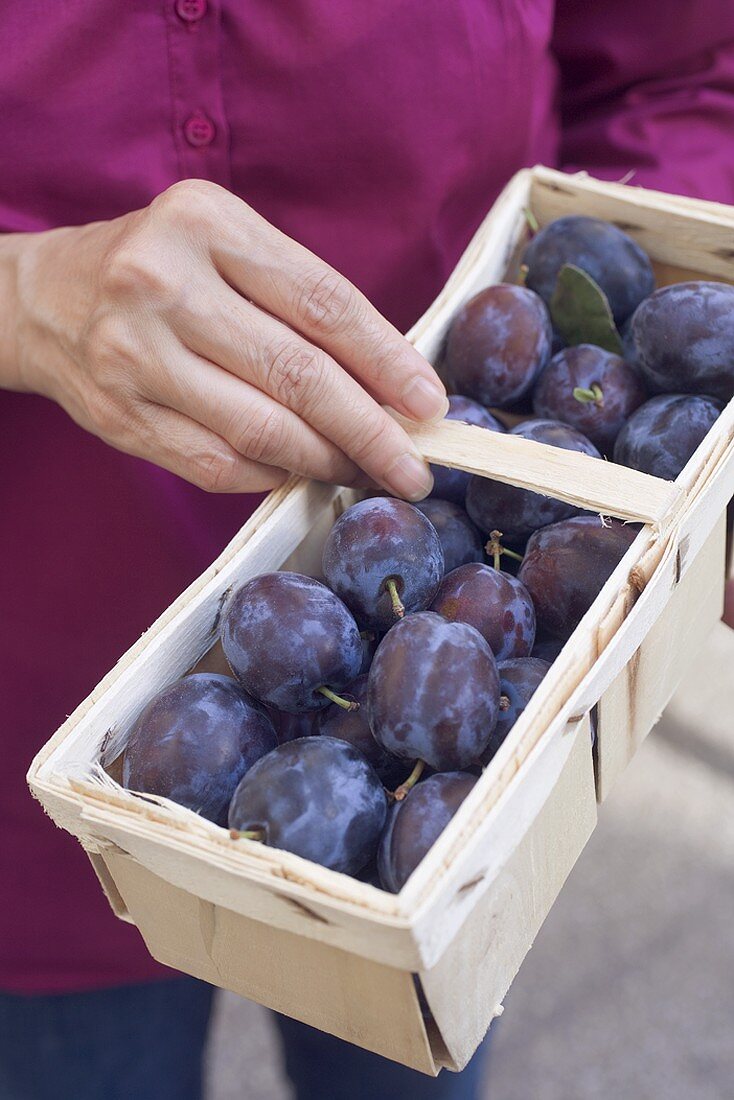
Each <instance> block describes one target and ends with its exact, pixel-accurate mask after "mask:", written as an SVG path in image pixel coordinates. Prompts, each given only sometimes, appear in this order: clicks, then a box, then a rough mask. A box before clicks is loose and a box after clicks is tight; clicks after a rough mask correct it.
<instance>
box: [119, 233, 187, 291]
mask: <svg viewBox="0 0 734 1100" xmlns="http://www.w3.org/2000/svg"><path fill="white" fill-rule="evenodd" d="M154 251H155V250H154V249H152V248H150V247H149V246H148V245H146V244H144V243H143V242H142V241H139V240H136V239H132V240H130V241H128V242H126V243H125V244H122V245H120V247H119V248H117V249H116V250H115V251H114V252H112V253H111V255H110V256H109V257H108V258H107V261H106V263H105V264H104V267H103V270H102V273H101V277H102V284H103V286H104V289H105V291H106V292H107V294H108V295H109V296H110V297H112V298H128V297H131V296H134V297H136V298H140V297H144V298H145V299H146V300H147V301H153V302H155V303H161V302H167V301H168V300H169V299H170V298H171V296H172V294H173V293H174V292H176V290H177V286H176V279H175V278H174V277H173V276H172V275H171V274H170V272H168V271H167V270H166V269H165V268H164V267H163V266H162V264H161V263H160V261H159V260H156V258H155V256H154Z"/></svg>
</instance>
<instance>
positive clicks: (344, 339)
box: [212, 203, 448, 420]
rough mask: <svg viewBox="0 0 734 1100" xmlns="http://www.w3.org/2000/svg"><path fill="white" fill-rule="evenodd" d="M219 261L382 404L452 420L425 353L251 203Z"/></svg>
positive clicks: (216, 253)
mask: <svg viewBox="0 0 734 1100" xmlns="http://www.w3.org/2000/svg"><path fill="white" fill-rule="evenodd" d="M244 241H246V242H247V247H246V248H245V247H244V246H243V242H244ZM212 260H213V262H214V264H215V266H216V267H217V269H218V270H219V272H220V274H221V275H222V276H223V277H224V278H225V279H226V281H227V282H228V283H229V284H230V285H231V286H233V287H234V288H235V289H236V290H237V291H238V292H239V293H240V294H241V295H243V296H244V297H245V298H247V299H248V300H250V301H252V302H254V303H255V304H256V305H259V306H260V307H261V308H262V309H265V310H267V311H268V313H270V314H272V315H273V316H275V317H279V318H281V319H282V320H283V321H285V322H286V324H288V325H289V326H290V327H291V328H293V329H295V330H296V331H297V332H300V333H301V334H302V335H303V336H304V337H306V338H307V340H309V341H310V342H312V343H314V344H316V345H317V346H318V347H320V348H323V350H324V351H326V352H328V354H329V355H330V356H331V357H332V358H333V359H335V360H336V361H337V362H338V363H339V364H340V365H341V366H342V367H344V369H345V370H347V371H349V373H350V374H351V375H352V376H353V377H354V378H356V379H358V380H359V381H360V382H361V383H362V385H363V386H365V387H366V388H367V389H368V390H369V391H370V393H373V394H374V395H375V397H376V399H377V400H378V401H379V402H380V403H381V404H384V405H390V406H391V408H393V409H395V410H396V411H397V412H401V413H403V414H404V415H406V416H408V417H410V418H412V419H415V420H439V419H441V418H442V417H443V416H445V415H446V412H447V411H448V402H447V399H446V390H445V388H444V385H443V383H442V382H441V381H440V379H439V377H438V375H437V374H436V373H435V371H434V370H433V368H432V367H431V365H430V364H429V363H428V362H427V361H426V360H425V359H424V358H423V356H422V355H420V354H419V353H418V352H417V351H416V350H415V348H413V347H412V346H411V345H410V344H409V343H408V342H407V340H406V339H405V338H404V337H403V336H401V334H400V333H399V332H398V331H397V329H396V328H394V327H393V326H392V325H391V324H390V323H389V322H388V321H386V320H385V318H384V317H382V316H381V314H380V313H378V311H377V310H376V309H375V308H374V306H372V305H371V304H370V303H369V302H368V300H367V299H366V298H365V296H364V295H363V294H361V293H360V292H359V291H358V290H357V289H356V287H354V286H353V285H352V284H351V283H350V282H349V281H348V280H347V279H345V278H344V277H343V276H342V275H340V274H339V273H338V272H337V271H335V270H334V268H332V267H330V266H329V265H328V264H326V263H324V262H323V261H322V260H319V259H318V257H317V256H315V255H314V254H313V253H312V252H309V251H308V249H306V248H303V247H302V246H301V245H299V244H297V243H296V242H295V241H293V240H291V239H290V238H289V237H287V236H286V235H285V234H283V233H280V232H279V231H278V230H276V229H275V228H274V227H273V226H271V225H270V224H269V223H268V222H266V221H265V220H264V219H263V218H261V217H259V215H257V214H256V213H255V212H254V211H252V210H250V208H249V207H247V206H246V205H245V204H243V203H239V205H238V207H237V216H236V217H234V218H232V219H231V220H229V221H228V222H227V228H226V229H223V230H222V232H221V233H220V234H218V235H217V237H216V241H215V243H214V244H213V245H212Z"/></svg>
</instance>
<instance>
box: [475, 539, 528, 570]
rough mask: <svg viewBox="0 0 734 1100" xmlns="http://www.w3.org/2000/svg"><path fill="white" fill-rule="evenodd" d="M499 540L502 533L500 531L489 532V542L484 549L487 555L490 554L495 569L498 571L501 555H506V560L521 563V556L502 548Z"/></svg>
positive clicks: (504, 547)
mask: <svg viewBox="0 0 734 1100" xmlns="http://www.w3.org/2000/svg"><path fill="white" fill-rule="evenodd" d="M501 538H502V532H501V531H490V532H489V542H488V543H487V545H486V546H485V547H484V549H485V550H486V551H487V553H488V554H490V555H491V557H492V558H493V560H494V567H495V569H499V567H500V560H501V558H502V555H503V554H506V555H507V557H508V558H514V559H515V561H522V560H523V559H522V554H518V553H516V552H515V551H514V550H508V549H507V547H506V546H503V545H502V543H501V542H500V539H501Z"/></svg>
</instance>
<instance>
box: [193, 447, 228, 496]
mask: <svg viewBox="0 0 734 1100" xmlns="http://www.w3.org/2000/svg"><path fill="white" fill-rule="evenodd" d="M237 467H238V462H237V456H236V455H235V454H234V453H233V452H232V451H229V450H224V449H220V448H212V449H210V450H205V451H202V452H201V454H199V455H196V456H193V457H192V458H191V460H190V474H189V480H190V481H192V482H193V483H194V485H197V486H198V487H199V488H200V489H203V490H204V491H205V492H207V493H232V492H234V491H235V490H236V488H237Z"/></svg>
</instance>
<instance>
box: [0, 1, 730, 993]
mask: <svg viewBox="0 0 734 1100" xmlns="http://www.w3.org/2000/svg"><path fill="white" fill-rule="evenodd" d="M0 30H1V32H2V36H1V37H2V60H1V61H0V231H3V232H4V231H8V232H12V231H18V230H20V231H35V230H43V229H46V228H48V227H51V226H58V225H68V224H80V223H84V222H89V221H93V220H97V219H105V218H113V217H115V216H116V215H119V214H122V213H124V212H125V211H129V210H132V209H135V208H136V207H140V206H143V205H145V204H146V203H148V202H150V200H151V199H152V198H153V197H154V196H155V195H156V194H158V192H160V191H162V190H163V189H164V188H165V187H167V186H168V185H169V184H171V183H173V182H174V181H175V180H179V179H182V178H185V177H189V176H197V177H200V178H205V179H210V180H215V181H216V182H218V183H220V184H223V185H224V186H225V187H229V188H231V189H232V190H233V191H234V192H235V193H236V194H238V195H240V196H242V198H244V199H245V200H246V201H247V202H248V203H250V204H251V205H252V206H253V207H254V208H255V209H256V210H258V211H259V212H260V213H261V214H263V215H264V216H265V217H266V218H268V219H270V220H271V221H272V222H273V223H274V224H275V225H277V226H279V227H280V228H281V229H283V230H285V231H286V232H287V233H289V234H291V235H292V236H293V237H295V238H297V239H298V240H299V241H302V242H303V243H304V244H306V245H307V246H308V247H310V248H311V249H313V250H314V251H316V252H317V253H319V254H320V255H321V256H323V257H324V258H325V259H326V260H328V261H329V262H330V263H331V264H333V265H334V266H335V267H337V268H339V269H340V270H341V271H342V272H344V273H345V274H346V275H347V276H348V277H349V278H350V279H352V280H353V281H354V282H355V283H356V284H357V285H358V286H360V287H361V288H362V289H363V290H364V291H365V293H366V294H367V295H368V296H369V297H370V298H371V299H372V300H373V301H374V302H375V304H376V305H377V306H378V307H379V309H381V310H382V311H383V312H384V313H385V314H386V315H387V316H388V317H389V318H390V319H391V320H392V321H394V322H395V323H396V324H397V325H399V326H400V327H401V328H403V329H405V328H407V327H408V326H409V325H410V323H411V322H412V321H413V320H415V318H417V317H418V316H419V315H420V313H421V312H422V311H423V310H424V309H425V307H426V306H427V305H428V304H429V303H430V301H431V299H432V298H433V297H434V295H435V294H436V292H437V291H438V290H439V288H440V287H441V285H442V283H443V282H444V280H445V279H446V277H447V276H448V274H449V273H450V271H451V269H452V267H453V266H454V264H455V262H456V260H457V258H458V256H459V255H460V253H461V252H462V250H463V248H464V247H465V245H466V243H467V241H468V240H469V237H470V235H471V234H472V232H473V231H474V229H475V228H476V227H477V225H478V223H479V221H480V220H481V218H482V217H483V215H484V214H485V213H486V211H487V209H488V208H489V206H490V205H491V203H492V201H493V199H494V198H495V196H496V195H497V192H498V191H499V190H500V188H501V187H502V186H503V184H504V183H505V182H506V181H507V179H508V178H509V176H510V175H512V173H513V172H515V171H516V170H517V169H518V168H521V167H523V166H524V165H532V164H534V163H536V162H543V163H545V164H549V165H560V166H563V167H569V168H578V167H581V168H586V169H588V170H589V171H590V172H591V173H593V174H596V175H599V176H603V177H606V178H620V177H622V176H624V175H625V174H627V173H628V172H630V171H631V170H634V172H635V176H634V182H636V183H640V184H647V185H652V186H655V187H658V188H662V189H668V190H672V191H679V192H685V193H688V194H692V195H699V196H704V197H707V198H712V199H719V200H722V201H724V202H731V201H734V4H732V2H731V0H698V2H697V3H695V4H694V3H691V2H690V0H647V2H644V0H613V2H611V3H598V2H597V3H595V2H593V0H558V2H557V3H555V4H554V3H553V0H452V2H451V3H447V2H446V0H390V2H387V0H373V2H372V3H367V4H365V3H364V2H360V3H351V2H345V3H333V2H329V0H280V2H279V3H273V2H272V0H117V2H115V0H65V2H64V3H59V2H58V0H25V2H24V3H15V4H10V3H3V4H1V5H0ZM0 308H1V306H0ZM255 504H256V501H255V499H253V498H251V497H229V498H223V497H208V496H206V495H205V494H204V493H202V492H200V491H198V490H196V489H194V488H192V487H190V486H188V485H186V484H184V483H182V482H181V481H178V480H177V479H176V478H175V477H173V476H171V475H169V474H167V473H163V472H161V471H159V470H157V469H154V468H153V467H151V466H150V465H148V464H146V463H145V462H142V461H139V460H136V459H133V458H129V457H127V456H125V455H122V454H118V453H117V452H116V451H113V450H111V449H109V448H108V447H106V446H105V445H104V444H103V443H101V442H99V441H98V440H96V439H94V438H92V437H91V436H89V435H86V434H85V433H84V432H83V431H82V430H81V429H80V428H78V427H76V426H75V425H74V424H73V423H72V422H71V421H70V420H69V419H68V418H67V417H66V416H65V414H64V413H63V412H61V410H60V409H59V408H57V407H56V406H54V405H53V404H51V403H50V402H49V401H47V400H45V399H42V398H38V397H33V396H28V395H21V394H14V393H7V392H3V393H0V517H2V519H1V524H2V542H1V544H0V546H1V549H0V553H1V554H2V571H1V573H0V624H1V626H2V629H0V670H2V671H1V673H0V691H1V693H2V726H1V727H0V728H1V730H2V732H1V733H0V738H1V740H2V744H1V745H0V761H1V763H0V882H1V883H2V898H3V901H2V905H1V906H0V988H5V989H8V990H18V991H22V992H49V991H65V990H79V989H85V988H94V987H100V986H104V985H111V984H115V983H122V982H129V981H135V980H141V979H147V978H152V977H156V976H159V975H162V974H164V973H165V971H164V969H163V968H162V967H160V966H158V965H157V964H156V963H154V962H153V961H152V960H151V959H150V958H149V957H148V955H147V952H146V950H145V948H144V946H143V944H142V941H141V940H140V938H139V936H138V934H137V932H136V931H135V930H134V929H133V928H131V927H129V926H128V925H126V924H123V923H121V922H119V921H117V920H115V919H114V918H113V917H112V915H111V913H110V912H109V910H108V906H107V902H106V901H105V900H104V898H103V895H102V891H101V890H100V888H99V886H98V884H97V881H96V879H95V878H94V875H93V873H92V871H91V868H90V867H89V866H88V865H87V862H86V858H85V856H84V855H83V853H82V851H81V849H80V848H79V846H78V844H77V843H76V841H74V840H73V839H72V838H70V837H69V836H68V835H66V834H64V833H62V832H60V831H59V830H57V829H56V828H55V827H54V826H53V825H52V824H51V822H50V821H48V820H47V819H45V818H44V816H43V814H42V813H41V810H40V809H39V807H38V806H37V805H35V803H34V802H33V801H32V800H31V798H30V795H29V794H28V791H27V789H26V786H25V782H24V774H25V771H26V769H27V767H28V764H29V761H30V759H31V757H32V755H33V753H34V752H35V751H36V750H37V749H38V748H39V746H40V745H41V744H42V743H43V742H44V741H45V740H46V739H47V738H48V736H49V735H50V734H51V733H52V732H53V730H54V729H55V728H56V727H57V726H58V725H59V723H60V722H61V721H62V720H63V718H64V716H65V715H67V714H68V713H69V712H70V711H71V710H72V709H73V708H74V707H75V706H76V704H77V703H78V702H79V701H80V700H81V699H82V698H83V697H84V696H85V695H86V694H87V693H88V692H89V690H90V688H92V687H93V686H94V684H95V683H96V682H97V681H98V680H99V679H100V677H101V676H102V675H103V674H104V673H105V672H107V670H108V669H109V668H110V666H111V665H112V664H113V663H114V662H115V661H116V660H117V658H118V657H119V656H120V655H121V653H122V652H123V651H124V650H125V649H126V647H127V646H129V645H130V644H131V643H132V642H133V641H134V640H135V639H136V638H137V637H138V635H139V634H140V633H141V632H142V631H143V630H144V629H145V628H146V627H147V626H149V625H150V623H151V622H152V621H153V619H154V618H155V617H156V616H157V615H158V614H159V612H160V611H161V610H162V609H163V608H164V607H165V606H166V605H167V604H168V603H169V602H170V601H171V600H172V599H173V598H174V597H175V596H176V595H177V594H178V593H179V592H180V591H181V589H182V588H183V587H184V586H185V585H186V584H188V582H189V581H191V580H192V579H193V578H194V577H195V576H196V575H197V574H198V573H199V572H200V571H201V570H202V569H203V568H204V567H205V566H206V565H207V564H208V563H209V562H210V561H211V559H212V558H213V557H214V556H215V555H216V554H217V553H218V551H219V550H220V549H221V548H222V546H223V545H224V543H225V542H226V541H227V540H228V539H229V538H230V536H232V535H233V534H234V532H235V531H236V530H237V528H238V527H239V526H240V525H241V524H242V522H243V521H244V520H245V519H246V518H247V516H248V515H249V513H250V512H251V511H252V509H253V507H254V506H255Z"/></svg>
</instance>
